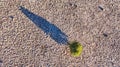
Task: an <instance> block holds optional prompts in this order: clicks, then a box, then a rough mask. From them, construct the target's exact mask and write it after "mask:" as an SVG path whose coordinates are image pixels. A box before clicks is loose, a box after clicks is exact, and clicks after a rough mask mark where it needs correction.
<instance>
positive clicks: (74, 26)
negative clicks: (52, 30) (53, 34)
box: [0, 0, 120, 67]
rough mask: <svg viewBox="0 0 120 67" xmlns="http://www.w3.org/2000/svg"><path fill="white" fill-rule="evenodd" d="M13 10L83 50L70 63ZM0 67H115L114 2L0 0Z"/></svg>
mask: <svg viewBox="0 0 120 67" xmlns="http://www.w3.org/2000/svg"><path fill="white" fill-rule="evenodd" d="M19 6H23V7H25V8H27V9H29V10H30V11H31V12H33V13H35V14H37V15H39V16H41V17H43V18H45V19H46V20H48V21H49V22H51V23H52V24H54V25H56V26H57V27H59V29H61V30H62V31H63V32H64V33H66V35H68V40H69V41H74V40H76V41H78V42H80V43H81V44H82V45H83V47H84V48H83V52H82V55H81V56H80V57H72V56H71V55H70V52H69V48H68V46H66V45H60V44H58V43H57V42H55V41H54V40H53V39H51V38H50V36H47V35H46V34H45V33H44V32H43V31H42V30H41V29H40V28H38V27H37V26H36V25H35V24H34V23H32V21H30V20H29V19H28V18H27V17H26V16H25V15H24V14H23V13H22V12H21V11H20V10H19ZM0 65H1V67H120V0H0Z"/></svg>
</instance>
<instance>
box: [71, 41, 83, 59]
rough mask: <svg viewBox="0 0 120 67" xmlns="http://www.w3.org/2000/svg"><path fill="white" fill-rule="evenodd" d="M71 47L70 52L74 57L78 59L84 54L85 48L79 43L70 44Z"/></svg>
mask: <svg viewBox="0 0 120 67" xmlns="http://www.w3.org/2000/svg"><path fill="white" fill-rule="evenodd" d="M69 47H70V52H71V54H72V56H74V57H78V56H80V54H81V53H82V50H83V47H82V45H81V44H80V43H79V42H76V41H74V42H72V43H69Z"/></svg>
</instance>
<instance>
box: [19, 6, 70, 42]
mask: <svg viewBox="0 0 120 67" xmlns="http://www.w3.org/2000/svg"><path fill="white" fill-rule="evenodd" d="M20 10H21V11H22V13H24V14H25V15H26V16H27V17H28V18H29V19H30V20H31V21H32V22H33V23H34V24H35V25H36V26H38V27H39V28H41V29H42V30H43V31H44V33H46V34H47V35H50V37H51V38H52V39H53V40H55V41H56V42H57V43H59V44H67V42H68V40H67V35H66V34H65V33H63V32H62V31H61V30H60V29H59V28H58V27H57V26H55V25H54V24H52V23H50V22H49V21H47V20H46V19H44V18H42V17H40V16H38V15H36V14H34V13H32V12H30V11H29V10H28V9H26V8H24V7H22V6H20Z"/></svg>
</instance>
